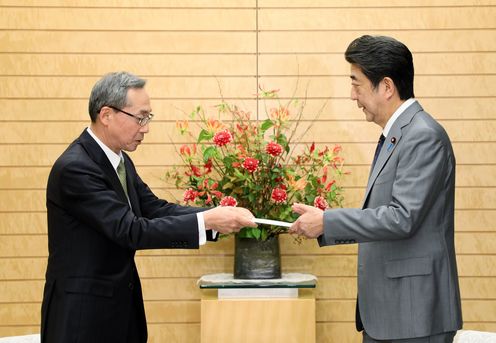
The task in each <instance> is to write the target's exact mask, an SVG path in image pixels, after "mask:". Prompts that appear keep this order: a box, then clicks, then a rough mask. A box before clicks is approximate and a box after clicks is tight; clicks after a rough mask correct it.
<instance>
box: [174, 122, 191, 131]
mask: <svg viewBox="0 0 496 343" xmlns="http://www.w3.org/2000/svg"><path fill="white" fill-rule="evenodd" d="M176 127H177V128H178V129H179V131H180V132H181V135H184V133H185V132H187V131H188V128H189V122H188V121H187V120H182V121H181V120H178V121H176Z"/></svg>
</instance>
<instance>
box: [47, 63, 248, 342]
mask: <svg viewBox="0 0 496 343" xmlns="http://www.w3.org/2000/svg"><path fill="white" fill-rule="evenodd" d="M145 84H146V81H145V80H143V79H141V78H138V77H136V76H134V75H132V74H129V73H126V72H120V73H111V74H107V75H105V76H104V77H103V78H102V79H100V80H99V81H98V82H97V83H96V84H95V86H94V87H93V90H92V92H91V96H90V99H89V114H90V118H91V124H90V127H89V128H87V129H85V130H84V131H83V133H82V134H81V135H80V136H79V138H77V139H76V140H75V141H74V142H73V143H72V144H71V145H70V146H69V147H68V148H67V150H66V151H64V152H63V153H62V155H61V156H60V157H59V158H58V159H57V161H56V162H55V164H54V165H53V168H52V170H51V172H50V176H49V179H48V185H47V215H48V250H49V256H48V266H47V271H46V283H45V288H44V294H43V304H42V309H41V312H42V313H41V315H42V316H41V317H42V321H41V341H42V342H46V343H48V342H50V343H52V342H61V343H62V342H64V343H67V342H91V343H98V342H102V343H104V342H105V343H110V342H146V341H147V328H146V319H145V311H144V307H143V297H142V292H141V285H140V280H139V276H138V271H137V269H136V264H135V262H134V255H135V252H136V250H139V249H155V248H181V249H192V248H198V247H199V245H202V244H204V243H205V242H206V240H213V239H214V237H213V236H215V235H214V234H213V232H212V230H215V231H217V232H220V233H230V232H237V231H239V229H240V228H242V227H245V226H256V224H254V223H253V222H252V221H251V220H252V218H253V215H252V214H251V212H250V211H248V210H247V209H244V208H235V207H217V208H213V209H205V208H194V207H187V206H180V205H176V204H172V203H168V202H167V201H165V200H161V199H159V198H157V197H156V196H155V195H154V194H153V193H152V191H151V190H150V189H149V187H148V186H147V185H146V184H145V183H144V182H143V180H142V179H141V178H140V177H139V175H138V174H137V172H136V168H135V166H134V164H133V162H132V161H131V159H130V157H129V156H128V155H127V154H126V153H125V152H124V151H134V150H136V149H137V147H138V145H140V144H141V142H142V141H143V139H144V137H145V134H146V133H148V131H149V124H150V120H151V119H152V118H153V114H152V113H151V111H152V109H151V105H150V98H149V96H148V94H147V92H146V90H145V88H144V87H145Z"/></svg>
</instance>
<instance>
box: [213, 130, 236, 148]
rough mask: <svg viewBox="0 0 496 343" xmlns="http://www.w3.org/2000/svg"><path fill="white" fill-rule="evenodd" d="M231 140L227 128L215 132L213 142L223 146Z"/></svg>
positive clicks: (231, 137)
mask: <svg viewBox="0 0 496 343" xmlns="http://www.w3.org/2000/svg"><path fill="white" fill-rule="evenodd" d="M232 140H233V136H232V134H231V132H229V130H227V129H225V130H222V131H219V132H217V133H216V134H215V136H214V143H215V144H216V145H217V146H224V145H226V144H228V143H231V142H232Z"/></svg>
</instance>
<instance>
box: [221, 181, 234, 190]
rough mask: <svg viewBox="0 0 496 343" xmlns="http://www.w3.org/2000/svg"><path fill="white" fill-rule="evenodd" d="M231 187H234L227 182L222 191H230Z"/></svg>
mask: <svg viewBox="0 0 496 343" xmlns="http://www.w3.org/2000/svg"><path fill="white" fill-rule="evenodd" d="M233 187H234V185H233V184H232V183H231V182H228V183H226V184H225V185H224V186H222V190H225V189H231V188H233Z"/></svg>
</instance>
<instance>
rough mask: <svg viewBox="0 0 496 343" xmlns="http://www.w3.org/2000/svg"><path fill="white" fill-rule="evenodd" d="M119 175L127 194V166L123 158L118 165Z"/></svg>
mask: <svg viewBox="0 0 496 343" xmlns="http://www.w3.org/2000/svg"><path fill="white" fill-rule="evenodd" d="M117 175H118V176H119V181H120V182H121V185H122V188H123V189H124V193H126V196H127V183H126V167H125V166H124V160H123V159H121V162H120V163H119V165H118V166H117Z"/></svg>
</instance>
